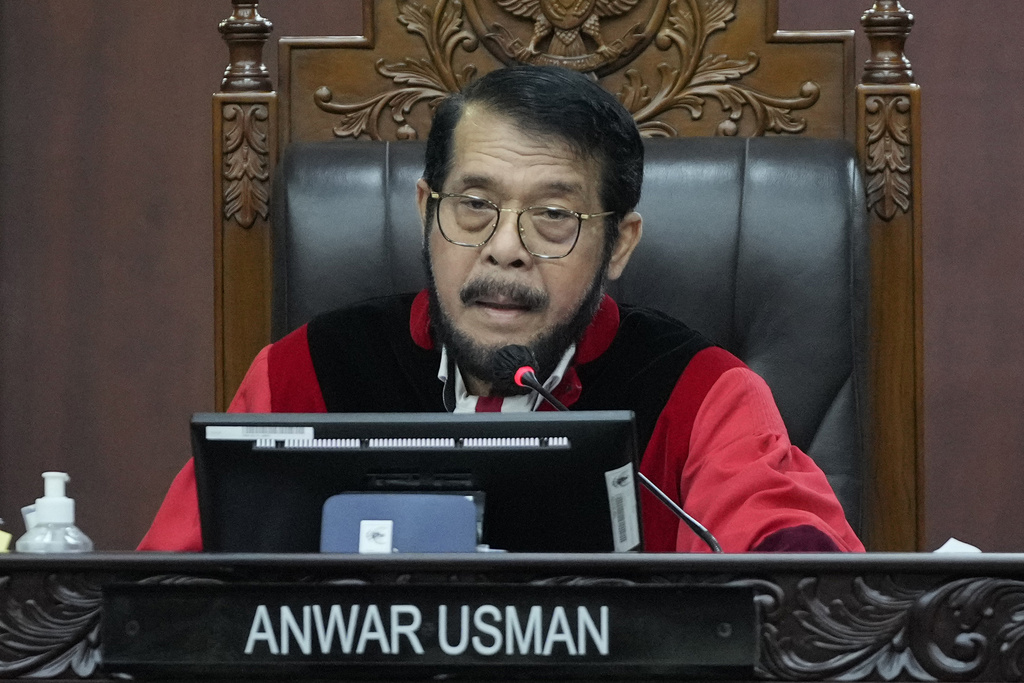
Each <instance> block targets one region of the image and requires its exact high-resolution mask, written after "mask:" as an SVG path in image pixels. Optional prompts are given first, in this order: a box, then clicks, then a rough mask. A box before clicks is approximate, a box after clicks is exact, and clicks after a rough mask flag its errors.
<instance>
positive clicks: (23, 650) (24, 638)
mask: <svg viewBox="0 0 1024 683" xmlns="http://www.w3.org/2000/svg"><path fill="white" fill-rule="evenodd" d="M64 578H66V577H64ZM100 600H101V593H100V588H99V586H95V585H92V584H90V583H87V582H84V581H79V580H74V579H72V580H68V582H67V583H62V582H61V580H60V579H59V578H58V577H56V576H49V577H47V579H46V585H45V591H44V594H43V595H41V596H39V599H35V598H30V599H26V600H20V601H19V600H17V599H14V598H10V599H7V600H6V601H5V603H6V604H4V607H3V612H0V677H2V678H18V677H32V678H56V677H58V676H63V675H66V674H67V672H68V670H69V669H70V670H71V671H72V672H74V675H75V676H77V677H78V678H88V677H89V676H92V675H93V673H94V672H95V671H96V666H97V664H99V659H100V657H99V647H100V643H99V629H100Z"/></svg>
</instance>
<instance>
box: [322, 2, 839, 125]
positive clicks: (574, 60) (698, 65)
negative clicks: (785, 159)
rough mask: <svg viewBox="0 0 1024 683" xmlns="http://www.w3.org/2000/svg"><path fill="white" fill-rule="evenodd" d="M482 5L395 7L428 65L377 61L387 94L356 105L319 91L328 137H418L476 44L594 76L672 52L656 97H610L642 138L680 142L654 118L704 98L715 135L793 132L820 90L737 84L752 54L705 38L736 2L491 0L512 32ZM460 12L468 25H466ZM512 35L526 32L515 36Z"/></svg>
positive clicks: (632, 76) (651, 92)
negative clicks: (628, 24) (771, 90)
mask: <svg viewBox="0 0 1024 683" xmlns="http://www.w3.org/2000/svg"><path fill="white" fill-rule="evenodd" d="M481 2H482V0H465V5H464V4H463V2H462V1H461V0H437V3H436V4H435V5H434V6H433V7H428V6H427V5H422V4H418V3H416V2H415V1H413V0H398V7H399V15H398V21H399V23H401V24H402V25H403V26H404V27H405V28H406V30H407V31H408V32H409V33H412V34H415V35H418V36H419V37H420V38H421V39H422V40H423V43H424V45H425V47H426V52H427V58H408V59H405V60H402V61H398V62H388V61H385V60H383V59H382V60H379V61H378V62H377V65H376V69H377V72H378V73H379V74H380V75H381V76H383V77H385V78H388V79H390V80H391V82H392V85H393V86H394V88H393V89H392V90H389V91H387V92H384V93H381V94H379V95H376V96H374V97H371V98H370V99H368V100H365V101H362V102H358V103H354V104H344V103H338V102H334V93H333V91H332V90H331V89H330V88H328V87H327V86H321V87H320V88H318V89H317V91H316V93H315V95H314V101H315V102H316V105H317V106H318V107H319V108H320V109H322V110H323V111H326V112H328V113H332V114H337V115H339V116H341V123H340V124H339V125H337V126H335V127H334V135H335V136H337V137H352V138H355V137H359V136H361V135H364V134H366V135H367V136H369V137H370V138H372V139H381V131H380V123H381V120H382V119H383V118H384V117H385V115H386V113H390V118H391V119H392V121H393V122H394V123H395V124H396V126H397V131H396V135H397V137H398V138H399V139H413V138H417V137H419V133H418V132H417V131H416V130H415V129H414V128H413V127H412V126H411V125H410V124H409V122H408V120H407V116H408V114H409V113H410V111H412V109H413V107H415V106H417V105H419V104H421V103H426V104H427V106H429V107H430V108H431V109H433V108H434V107H435V106H436V105H437V103H438V102H439V101H440V100H441V98H443V97H444V96H446V95H448V94H449V93H452V92H456V91H458V90H461V89H462V88H463V87H465V85H466V84H467V83H469V81H470V80H472V78H473V77H474V76H475V75H476V73H477V68H476V67H475V66H474V65H472V64H470V65H467V66H465V67H464V68H463V69H462V70H461V71H457V69H456V66H455V55H456V53H457V51H458V50H459V49H460V48H461V49H462V50H464V51H465V52H467V53H468V52H473V51H475V50H476V49H477V47H478V46H479V45H480V43H481V39H482V42H483V44H484V45H485V46H486V47H487V48H488V49H489V50H490V51H491V52H492V53H494V54H495V56H497V57H498V58H499V59H501V60H502V61H505V62H510V61H513V60H514V61H524V62H529V63H535V64H560V65H563V66H567V67H569V68H575V69H577V70H580V71H584V72H588V73H594V74H595V75H596V76H601V75H604V74H606V73H608V72H609V70H610V69H613V68H618V67H619V66H621V65H625V64H626V63H628V62H629V61H630V60H631V59H632V58H634V57H635V56H636V54H638V52H639V51H640V50H642V49H643V48H644V47H646V46H647V45H648V44H650V42H651V41H653V43H654V45H655V46H656V47H657V48H658V49H659V50H661V51H663V52H669V53H671V54H672V55H673V56H674V57H675V63H674V64H669V63H668V62H662V63H661V64H659V65H658V77H659V82H658V85H657V88H656V89H654V88H652V86H651V85H649V84H648V83H646V82H645V80H644V77H643V76H642V75H641V73H640V72H639V70H637V69H629V70H627V71H626V72H625V76H626V84H625V85H624V86H623V87H622V89H621V90H620V92H619V93H618V97H619V99H620V100H621V101H622V103H623V104H624V105H625V106H626V108H627V109H628V110H629V111H630V113H631V114H632V115H633V117H634V119H636V122H637V125H638V126H639V128H640V131H641V133H642V134H643V135H645V136H648V137H654V136H667V137H671V136H676V135H678V134H679V133H678V131H677V130H676V129H675V128H674V127H673V126H671V125H669V124H668V123H666V122H665V121H663V120H661V119H660V118H659V117H660V116H661V115H663V114H665V113H666V112H669V111H672V110H676V109H682V110H685V111H686V112H687V113H688V114H689V116H690V118H691V119H692V120H694V121H697V120H699V119H701V118H703V116H704V113H705V107H706V104H707V101H708V100H709V99H713V100H715V101H717V102H718V104H719V105H720V106H721V108H722V109H723V110H724V111H725V112H726V114H727V117H726V119H725V120H723V121H722V122H721V123H719V124H718V126H717V132H718V133H719V134H720V135H737V134H738V133H739V132H740V122H741V120H742V119H743V116H744V114H745V113H746V112H747V111H750V112H751V113H752V114H753V119H754V120H753V123H752V125H751V126H749V133H750V134H751V135H764V134H765V133H766V132H769V131H771V132H775V133H800V132H802V131H803V130H804V129H805V128H806V125H807V123H806V121H805V120H804V119H802V118H799V117H797V116H794V115H793V112H794V111H797V110H802V109H807V108H809V107H811V106H813V105H814V103H815V102H817V101H818V97H819V96H820V87H819V86H818V85H817V84H816V83H814V82H812V81H806V82H804V83H803V84H802V85H801V86H800V94H799V95H798V96H795V97H782V96H775V95H770V94H767V93H763V92H760V91H758V90H756V89H754V88H751V87H749V86H748V85H746V84H744V83H742V82H741V81H742V79H743V78H744V76H746V75H748V74H750V73H752V72H753V71H755V70H756V69H757V68H758V66H759V64H760V58H759V57H758V55H757V54H756V53H753V52H751V53H748V54H747V55H746V56H745V57H744V58H740V59H733V58H730V57H729V56H728V55H725V54H713V53H711V54H709V53H707V50H706V48H707V43H708V39H709V38H710V37H711V36H712V35H713V34H715V33H717V32H719V31H723V30H725V29H726V28H727V27H728V24H729V22H730V21H732V20H733V19H735V16H736V15H735V12H734V9H735V6H736V0H671V1H667V0H655V1H654V2H653V3H647V4H643V3H640V1H639V0H589V1H586V0H581V1H580V2H577V3H575V4H574V6H573V8H572V10H573V11H572V12H568V14H567V10H566V9H565V8H564V7H562V3H560V2H557V0H497V2H498V4H499V5H500V6H501V8H502V9H503V10H505V11H506V12H507V13H508V17H509V18H510V19H515V18H519V19H520V20H522V25H518V26H517V25H516V24H514V23H513V24H507V23H497V22H492V23H490V24H487V23H486V21H485V20H484V19H482V18H481V12H480V3H481ZM559 8H561V9H559ZM641 8H644V9H647V10H648V12H649V14H648V16H647V17H646V22H644V21H638V22H637V23H636V24H635V25H634V26H633V28H632V29H631V31H630V32H628V33H627V34H626V35H624V36H621V37H618V38H615V39H614V40H610V41H609V40H607V39H606V38H605V37H604V36H603V34H602V27H601V24H600V18H601V17H606V16H615V15H627V14H628V13H630V12H637V11H639V10H640V9H641ZM467 10H469V12H468V14H469V18H470V19H471V23H472V24H473V25H472V26H467V23H466V14H467ZM556 10H559V11H556ZM569 15H571V16H569ZM517 31H525V32H526V34H525V35H522V36H520V35H518V34H517ZM478 36H479V37H478Z"/></svg>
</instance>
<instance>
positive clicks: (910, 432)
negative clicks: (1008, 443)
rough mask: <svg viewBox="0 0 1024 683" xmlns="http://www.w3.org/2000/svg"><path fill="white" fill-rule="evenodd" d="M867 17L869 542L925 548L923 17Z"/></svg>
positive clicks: (881, 9) (880, 13)
mask: <svg viewBox="0 0 1024 683" xmlns="http://www.w3.org/2000/svg"><path fill="white" fill-rule="evenodd" d="M861 23H863V25H864V30H865V32H866V33H867V36H868V40H869V41H870V44H871V58H870V59H869V60H868V61H867V62H866V64H865V65H864V76H863V80H862V83H861V84H860V85H858V86H857V104H858V114H857V117H858V121H857V124H858V125H857V131H858V152H859V154H860V158H861V161H862V163H863V167H864V174H865V177H864V180H865V184H866V187H867V200H868V211H869V220H870V238H871V263H872V266H871V267H872V274H871V283H872V292H871V314H870V327H871V338H872V348H871V369H870V373H871V374H870V384H871V397H872V400H873V407H872V413H873V420H872V434H871V438H872V440H873V447H872V449H871V450H872V459H871V462H870V465H869V469H868V487H867V491H866V494H867V500H868V505H867V510H869V511H870V517H869V519H867V520H866V521H867V527H866V528H867V533H866V540H867V544H868V548H869V549H870V550H893V551H896V550H900V551H903V550H907V551H909V550H921V549H922V543H923V542H924V527H923V523H924V505H923V494H924V481H923V480H924V476H923V472H924V469H923V465H924V458H923V452H922V451H923V443H924V433H923V429H924V419H923V414H922V413H923V380H922V372H923V365H924V363H923V352H922V348H923V343H922V337H923V320H922V305H921V291H922V284H921V123H920V113H921V98H920V88H919V87H918V86H917V85H916V84H915V83H914V82H913V80H914V75H913V71H912V70H911V65H910V61H909V60H908V59H907V57H906V55H905V54H904V51H903V49H904V44H905V42H906V40H907V37H908V36H909V35H910V29H911V27H912V26H913V24H914V17H913V15H912V14H911V13H910V12H908V11H907V10H906V9H904V8H903V6H902V5H901V4H900V2H899V0H877V1H876V2H875V4H874V7H872V8H871V9H869V10H868V11H867V12H865V14H864V16H863V17H862V18H861Z"/></svg>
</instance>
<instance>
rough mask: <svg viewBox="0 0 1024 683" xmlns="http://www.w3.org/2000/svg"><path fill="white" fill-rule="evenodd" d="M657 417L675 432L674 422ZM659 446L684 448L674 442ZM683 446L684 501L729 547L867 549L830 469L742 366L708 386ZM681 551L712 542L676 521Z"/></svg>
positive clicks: (732, 549) (701, 548)
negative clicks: (797, 440) (800, 441)
mask: <svg viewBox="0 0 1024 683" xmlns="http://www.w3.org/2000/svg"><path fill="white" fill-rule="evenodd" d="M673 398H674V397H673ZM672 404H673V399H670V400H669V404H668V406H667V407H666V410H669V408H670V407H671V406H672ZM663 417H666V416H663ZM660 422H661V421H659V427H662V428H663V430H664V431H669V430H671V426H670V425H669V424H667V423H669V422H670V420H665V422H666V424H665V425H661V424H660ZM656 431H657V428H656ZM652 441H653V439H652ZM662 444H663V445H664V447H665V448H668V449H672V448H674V447H677V448H678V447H680V445H679V444H673V443H672V440H671V439H663V440H662ZM686 450H687V451H688V453H685V454H684V455H683V456H682V457H685V458H686V460H685V464H684V465H683V467H682V474H681V477H680V481H679V494H680V499H681V500H682V502H683V506H684V508H685V509H686V511H687V512H689V513H690V514H691V515H693V516H694V517H696V518H697V519H698V520H700V521H701V523H703V524H704V526H706V527H707V528H708V530H709V531H711V533H712V534H714V535H715V537H716V538H717V539H718V541H719V543H720V544H721V545H722V549H723V550H724V551H725V552H743V551H748V550H829V549H832V550H844V551H863V550H864V546H863V545H862V544H861V542H860V540H859V539H858V538H857V536H856V534H855V533H854V532H853V529H852V528H851V527H850V525H849V523H848V522H847V520H846V516H845V514H844V513H843V509H842V506H841V505H840V504H839V500H838V499H837V498H836V496H835V493H834V492H833V491H832V487H831V486H830V485H829V483H828V480H827V479H826V478H825V474H824V473H823V472H822V471H821V469H819V468H818V466H817V465H816V464H815V463H814V461H813V460H811V458H810V457H808V456H807V455H806V454H804V453H803V452H802V451H801V450H800V449H799V448H797V447H796V446H794V445H793V444H792V443H790V441H789V435H788V432H787V430H786V427H785V425H784V424H783V422H782V417H781V415H779V411H778V408H777V407H776V405H775V401H774V399H773V397H772V395H771V390H770V389H769V388H768V385H767V384H765V382H764V380H763V379H761V378H760V377H759V376H758V375H757V374H755V373H754V372H753V371H751V370H750V369H748V368H746V367H745V366H741V367H734V368H731V369H728V370H726V371H725V372H723V373H722V374H721V375H720V376H719V377H718V379H717V380H716V381H715V382H714V383H713V384H712V385H711V387H710V389H709V390H708V392H707V394H706V395H705V396H704V399H703V401H702V403H701V405H700V408H699V409H698V411H697V414H696V417H695V418H694V421H693V426H692V429H691V431H690V435H689V440H688V447H687V449H686ZM833 544H834V546H835V547H834V548H833V547H831V546H832V545H833ZM676 550H678V551H683V552H706V551H707V547H706V546H704V544H703V542H702V541H700V539H698V538H697V537H696V535H694V534H693V532H691V531H690V529H689V528H688V527H686V526H685V525H679V530H678V534H677V537H676Z"/></svg>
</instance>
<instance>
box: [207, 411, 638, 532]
mask: <svg viewBox="0 0 1024 683" xmlns="http://www.w3.org/2000/svg"><path fill="white" fill-rule="evenodd" d="M192 444H193V452H194V455H195V466H196V485H197V490H198V494H199V513H200V520H201V524H202V535H203V547H204V548H205V549H206V550H208V551H227V552H316V551H318V550H319V549H320V540H321V539H320V534H321V514H322V509H323V506H324V503H325V502H326V501H327V499H328V498H330V497H332V496H334V495H336V494H339V493H346V492H376V493H380V492H410V493H421V494H422V493H466V494H470V493H473V494H476V493H482V494H483V496H482V500H483V518H482V537H481V538H480V539H479V540H480V541H481V543H482V544H485V545H487V546H489V547H490V548H492V549H497V550H507V551H512V552H606V551H616V550H619V551H623V550H639V549H640V541H641V538H642V531H641V529H640V514H639V513H640V501H639V494H638V490H637V486H636V482H637V479H636V476H635V473H636V465H637V444H636V430H635V427H634V421H633V414H632V413H631V412H628V411H593V412H583V411H581V412H569V413H566V412H536V413H515V414H502V413H473V414H448V413H442V414H436V413H379V414H337V413H328V414H308V415H306V414H301V415H300V414H224V413H200V414H196V415H195V416H193V418H192Z"/></svg>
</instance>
